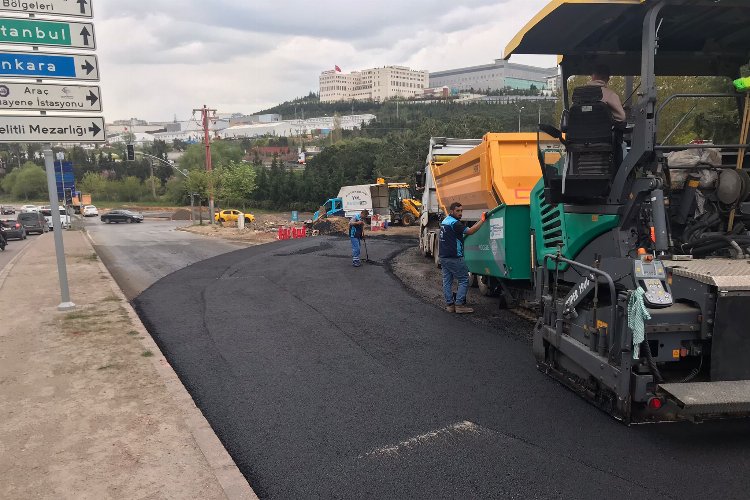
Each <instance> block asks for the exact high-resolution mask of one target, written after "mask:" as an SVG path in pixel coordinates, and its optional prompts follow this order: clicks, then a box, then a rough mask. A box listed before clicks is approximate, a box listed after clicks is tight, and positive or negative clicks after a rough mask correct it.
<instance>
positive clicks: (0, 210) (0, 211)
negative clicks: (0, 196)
mask: <svg viewBox="0 0 750 500" xmlns="http://www.w3.org/2000/svg"><path fill="white" fill-rule="evenodd" d="M15 213H16V208H15V207H11V206H9V205H3V206H0V215H15Z"/></svg>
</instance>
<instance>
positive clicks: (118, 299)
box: [102, 293, 120, 302]
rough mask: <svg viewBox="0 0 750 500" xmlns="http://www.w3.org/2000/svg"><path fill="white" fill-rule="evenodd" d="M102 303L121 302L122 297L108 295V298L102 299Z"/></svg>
mask: <svg viewBox="0 0 750 500" xmlns="http://www.w3.org/2000/svg"><path fill="white" fill-rule="evenodd" d="M102 302H120V297H118V296H117V295H115V294H114V293H113V294H112V295H108V296H107V297H104V298H103V299H102Z"/></svg>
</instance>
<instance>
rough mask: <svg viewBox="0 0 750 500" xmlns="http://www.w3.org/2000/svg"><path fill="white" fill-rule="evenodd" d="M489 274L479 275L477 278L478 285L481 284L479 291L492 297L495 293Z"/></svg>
mask: <svg viewBox="0 0 750 500" xmlns="http://www.w3.org/2000/svg"><path fill="white" fill-rule="evenodd" d="M490 279H491V278H490V277H489V276H479V277H478V279H477V285H478V286H479V293H481V294H482V295H484V296H485V297H492V296H493V295H494V290H493V287H492V285H491V283H490Z"/></svg>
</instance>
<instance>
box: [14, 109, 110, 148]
mask: <svg viewBox="0 0 750 500" xmlns="http://www.w3.org/2000/svg"><path fill="white" fill-rule="evenodd" d="M105 141H106V137H105V132H104V118H102V117H101V116H70V117H68V116H21V115H4V116H0V143H3V142H50V143H60V142H66V143H70V142H82V143H89V142H105Z"/></svg>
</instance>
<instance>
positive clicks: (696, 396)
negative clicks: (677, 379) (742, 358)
mask: <svg viewBox="0 0 750 500" xmlns="http://www.w3.org/2000/svg"><path fill="white" fill-rule="evenodd" d="M658 392H659V393H660V394H663V395H664V396H665V397H666V398H667V399H668V400H670V401H671V402H672V403H674V404H675V405H676V406H677V413H678V414H679V415H681V416H684V417H687V418H697V419H704V418H705V419H711V418H721V417H742V416H750V380H737V381H721V382H693V383H683V384H681V383H674V384H661V385H659V388H658Z"/></svg>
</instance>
